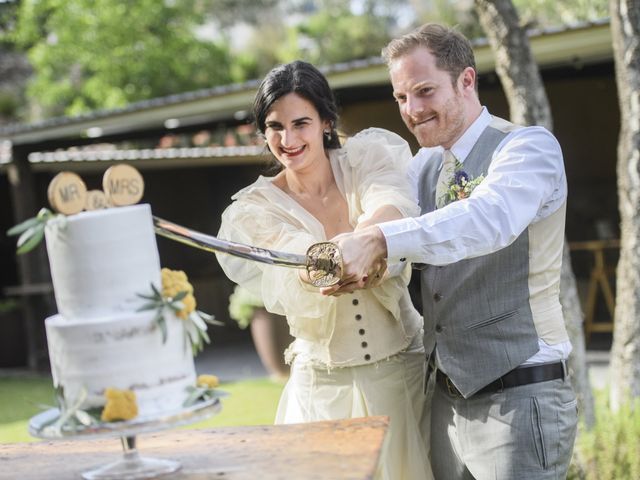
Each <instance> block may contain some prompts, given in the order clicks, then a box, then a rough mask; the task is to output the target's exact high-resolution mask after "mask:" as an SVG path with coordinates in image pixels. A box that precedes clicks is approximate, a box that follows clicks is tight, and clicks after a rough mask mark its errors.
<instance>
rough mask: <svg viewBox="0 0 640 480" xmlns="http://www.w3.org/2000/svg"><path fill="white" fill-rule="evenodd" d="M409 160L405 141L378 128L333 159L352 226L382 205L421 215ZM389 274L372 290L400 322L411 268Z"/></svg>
mask: <svg viewBox="0 0 640 480" xmlns="http://www.w3.org/2000/svg"><path fill="white" fill-rule="evenodd" d="M412 158H413V156H412V154H411V149H410V148H409V144H408V143H407V142H406V140H404V139H403V138H402V137H400V136H399V135H397V134H395V133H393V132H390V131H388V130H384V129H381V128H368V129H366V130H363V131H361V132H360V133H358V134H356V135H355V136H353V137H352V138H350V139H348V140H347V141H346V142H345V144H344V147H343V148H342V149H341V150H338V151H337V152H336V154H335V155H334V156H332V161H333V163H334V165H333V167H334V174H335V176H336V181H337V182H338V184H339V185H342V188H343V193H344V194H345V197H346V198H347V203H348V204H349V215H350V219H351V221H352V223H353V224H354V225H357V224H358V223H359V222H362V221H364V220H367V219H369V218H370V217H371V216H372V215H373V213H374V212H375V211H376V210H378V209H379V208H380V207H382V206H385V205H392V206H394V207H396V208H397V209H398V210H399V211H400V213H402V215H403V216H405V217H412V216H418V215H419V214H420V207H419V206H418V199H417V198H414V195H413V193H412V189H411V185H410V184H409V179H408V176H407V170H408V168H409V165H410V163H411V160H412ZM389 271H390V273H391V272H393V273H392V276H391V278H389V279H387V280H386V281H385V282H383V283H382V284H381V285H380V286H378V287H376V288H374V289H373V290H372V291H373V293H374V295H375V296H376V297H377V298H378V300H379V301H380V303H382V304H383V305H384V306H385V307H386V308H387V309H388V310H389V311H390V312H391V313H392V314H393V316H394V317H395V318H396V320H398V321H400V320H401V318H400V317H401V314H402V312H401V308H400V303H401V302H400V300H401V298H402V297H403V296H404V294H405V292H406V285H407V284H408V283H409V280H410V278H411V267H410V265H406V264H405V263H402V264H400V265H395V264H394V265H389Z"/></svg>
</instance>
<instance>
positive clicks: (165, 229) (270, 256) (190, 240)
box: [153, 216, 307, 268]
mask: <svg viewBox="0 0 640 480" xmlns="http://www.w3.org/2000/svg"><path fill="white" fill-rule="evenodd" d="M153 227H154V229H155V231H156V233H157V234H158V235H160V236H162V237H165V238H170V239H171V240H175V241H177V242H180V243H184V244H185V245H189V246H192V247H196V248H199V249H200V250H206V251H208V252H222V253H227V254H229V255H234V256H236V257H241V258H245V259H247V260H253V261H255V262H261V263H268V264H270V265H279V266H282V267H292V268H305V267H306V266H307V256H306V255H297V254H295V253H285V252H277V251H273V250H268V249H266V248H258V247H253V246H251V245H245V244H244V243H238V242H231V241H229V240H222V239H220V238H217V237H214V236H213V235H207V234H205V233H201V232H197V231H195V230H191V229H190V228H186V227H183V226H182V225H178V224H177V223H173V222H170V221H168V220H164V219H162V218H159V217H156V216H154V217H153Z"/></svg>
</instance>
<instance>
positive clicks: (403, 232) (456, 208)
mask: <svg viewBox="0 0 640 480" xmlns="http://www.w3.org/2000/svg"><path fill="white" fill-rule="evenodd" d="M416 180H417V179H416ZM566 195H567V186H566V177H565V173H564V164H563V159H562V152H561V149H560V145H559V144H558V142H557V140H556V139H555V137H554V136H553V135H552V134H551V133H549V132H548V131H547V130H545V129H544V128H542V127H528V128H522V129H518V130H516V131H514V132H513V133H511V134H509V135H508V136H507V137H506V138H505V140H504V141H503V142H502V144H501V146H499V148H498V149H497V150H496V153H495V158H494V159H493V161H492V163H491V165H490V167H489V170H488V172H487V176H486V178H485V179H484V180H483V181H482V182H481V183H480V184H479V185H478V186H477V187H476V188H475V189H474V190H473V192H472V193H471V195H470V196H469V198H467V199H464V200H458V201H456V202H453V203H450V204H448V205H447V206H446V207H444V208H441V209H438V210H435V211H432V212H429V213H426V214H424V215H422V216H419V217H414V218H405V219H402V220H396V221H393V222H386V223H383V224H381V225H380V228H381V230H382V232H383V233H384V235H385V238H386V241H387V252H388V259H389V261H394V260H397V259H399V258H402V257H404V258H406V259H408V260H411V261H413V262H423V263H428V264H432V265H446V264H449V263H453V262H457V261H459V260H462V259H465V258H472V257H477V256H480V255H486V254H489V253H492V252H495V251H497V250H500V249H501V248H504V247H506V246H508V245H509V244H511V243H512V242H513V241H514V240H515V239H516V238H517V237H518V236H519V235H520V234H521V233H522V232H523V231H524V230H525V229H526V228H527V226H528V225H530V224H531V223H535V222H537V221H539V220H541V219H542V218H545V217H546V216H548V215H550V214H552V213H553V212H555V211H556V210H557V209H558V208H559V207H560V206H561V205H562V204H563V203H564V202H565V200H566Z"/></svg>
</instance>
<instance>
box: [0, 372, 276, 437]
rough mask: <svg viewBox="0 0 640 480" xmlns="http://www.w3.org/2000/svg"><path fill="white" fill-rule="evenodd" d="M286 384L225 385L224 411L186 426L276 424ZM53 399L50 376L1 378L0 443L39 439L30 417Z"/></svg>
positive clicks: (247, 382) (251, 382)
mask: <svg viewBox="0 0 640 480" xmlns="http://www.w3.org/2000/svg"><path fill="white" fill-rule="evenodd" d="M282 387H283V385H282V384H279V383H276V382H273V381H271V380H269V379H266V378H265V379H255V380H244V381H241V382H234V383H225V384H222V385H221V386H220V389H221V390H224V391H226V392H228V393H229V394H230V395H229V396H228V397H225V398H224V399H223V400H222V411H221V412H220V414H218V415H215V416H213V417H211V418H208V419H207V420H204V421H202V422H199V423H196V424H193V425H189V426H187V427H184V428H213V427H222V426H239V425H270V424H273V419H274V417H275V412H276V408H277V406H278V399H279V398H280V393H281V392H282ZM53 398H54V395H53V386H52V383H51V378H50V377H48V376H38V377H36V376H33V377H32V376H29V377H0V443H14V442H34V441H38V439H36V438H33V437H31V436H30V435H29V432H28V423H29V419H30V418H31V417H32V416H34V415H35V414H37V413H39V412H41V411H42V410H43V408H42V407H41V406H40V405H53V404H54V400H53Z"/></svg>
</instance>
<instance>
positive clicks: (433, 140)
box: [389, 47, 465, 148]
mask: <svg viewBox="0 0 640 480" xmlns="http://www.w3.org/2000/svg"><path fill="white" fill-rule="evenodd" d="M389 74H390V77H391V85H392V86H393V96H394V97H395V99H396V102H397V103H398V107H399V108H400V115H401V116H402V120H403V121H404V123H405V125H407V127H408V128H409V130H410V131H411V133H413V135H414V136H415V137H416V139H417V140H418V143H419V144H420V145H421V146H422V147H435V146H438V145H442V146H443V147H445V148H450V147H451V146H452V145H453V143H455V141H456V140H457V139H458V138H459V137H460V136H461V135H462V133H463V132H464V126H465V115H464V102H463V98H462V94H461V92H460V90H459V89H458V87H457V82H456V85H454V83H453V81H452V79H451V75H450V74H449V72H447V71H445V70H441V69H439V68H437V67H436V59H435V57H434V56H433V54H432V53H431V52H430V51H429V50H428V49H426V48H425V47H417V48H415V49H413V50H412V51H410V52H409V53H407V54H405V55H403V56H402V57H400V58H398V59H396V60H394V61H393V62H392V63H391V65H390V67H389Z"/></svg>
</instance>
